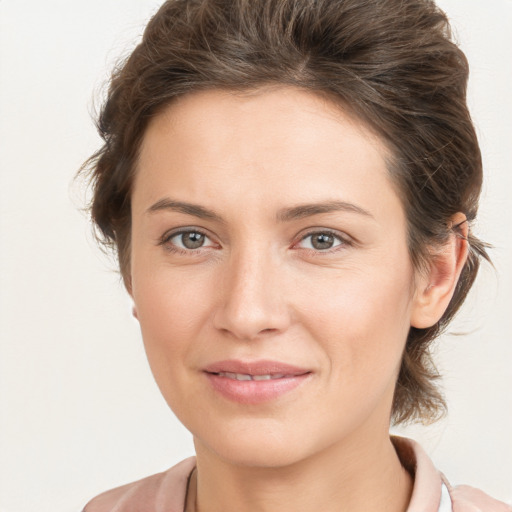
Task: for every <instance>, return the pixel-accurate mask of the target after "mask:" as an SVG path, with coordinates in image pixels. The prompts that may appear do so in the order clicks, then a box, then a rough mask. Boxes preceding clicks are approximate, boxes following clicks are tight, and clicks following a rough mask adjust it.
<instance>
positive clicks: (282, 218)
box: [146, 197, 374, 224]
mask: <svg viewBox="0 0 512 512" xmlns="http://www.w3.org/2000/svg"><path fill="white" fill-rule="evenodd" d="M162 210H164V211H165V210H170V211H174V212H179V213H184V214H186V215H192V216H194V217H198V218H200V219H207V220H213V221H216V222H218V223H221V224H225V223H226V221H225V220H224V219H223V218H222V217H221V216H220V215H218V214H217V213H215V212H214V211H212V210H209V209H207V208H204V207H203V206H199V205H197V204H193V203H187V202H184V201H175V200H173V199H170V198H167V197H166V198H164V199H160V200H159V201H157V202H156V203H155V204H153V205H152V206H150V207H149V208H148V209H147V211H146V212H147V213H155V212H159V211H162ZM336 211H342V212H348V213H356V214H359V215H363V216H365V217H369V218H372V219H373V218H374V217H373V215H372V214H371V213H370V212H369V211H367V210H365V209H364V208H361V207H360V206H357V205H355V204H353V203H347V202H345V201H324V202H321V203H309V204H301V205H297V206H292V207H289V208H284V209H282V210H280V211H279V212H277V215H276V220H277V221H278V222H290V221H292V220H297V219H303V218H306V217H311V216H313V215H318V214H321V213H331V212H336Z"/></svg>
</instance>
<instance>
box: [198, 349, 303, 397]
mask: <svg viewBox="0 0 512 512" xmlns="http://www.w3.org/2000/svg"><path fill="white" fill-rule="evenodd" d="M203 372H204V374H205V375H206V377H207V379H208V381H209V383H210V385H211V386H212V388H213V389H214V390H215V391H216V392H218V393H220V394H221V395H222V396H223V397H224V398H227V399H228V400H231V401H234V402H238V403H241V404H260V403H264V402H269V401H272V400H275V399H277V398H279V397H281V396H282V395H284V394H286V393H288V392H290V391H292V390H293V389H295V388H297V387H298V386H300V385H301V384H303V383H304V382H305V381H307V380H309V378H310V376H311V374H312V372H311V370H309V369H307V368H301V367H298V366H294V365H290V364H288V363H282V362H279V361H270V360H259V361H240V360H234V359H230V360H225V361H218V362H215V363H213V364H210V365H208V366H206V367H205V368H204V369H203ZM225 374H242V375H250V376H262V375H270V376H276V377H275V378H271V379H268V380H237V379H236V378H233V377H234V376H233V375H231V376H227V375H225Z"/></svg>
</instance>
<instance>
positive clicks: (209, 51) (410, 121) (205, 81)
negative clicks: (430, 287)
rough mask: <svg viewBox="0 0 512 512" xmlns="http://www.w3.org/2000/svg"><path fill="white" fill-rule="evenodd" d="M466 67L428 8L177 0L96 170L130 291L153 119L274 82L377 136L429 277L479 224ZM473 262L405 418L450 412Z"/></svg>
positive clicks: (398, 413)
mask: <svg viewBox="0 0 512 512" xmlns="http://www.w3.org/2000/svg"><path fill="white" fill-rule="evenodd" d="M467 79H468V64H467V60H466V58H465V56H464V54H463V53H462V52H461V50H460V49H459V48H458V47H457V45H456V44H454V43H453V42H452V40H451V34H450V27H449V23H448V20H447V18H446V16H445V14H444V13H443V12H442V11H440V10H439V9H438V8H437V7H436V5H435V3H434V2H433V1H430V0H169V1H167V2H165V3H164V4H163V5H162V6H161V8H160V9H159V10H158V12H157V13H156V14H155V16H154V17H153V18H152V19H151V20H150V22H149V23H148V25H147V27H146V29H145V32H144V35H143V38H142V41H141V42H140V44H139V45H138V46H137V47H136V48H135V50H134V51H133V52H132V53H131V55H129V57H128V58H127V59H126V60H125V61H124V62H122V63H121V64H120V65H119V66H118V67H117V68H116V69H115V70H114V72H113V74H112V77H111V80H110V87H109V90H108V94H107V98H106V101H105V103H104V105H103V108H102V110H101V113H100V116H99V119H98V130H99V132H100V135H101V137H102V138H103V141H104V144H103V146H102V147H101V148H100V150H99V151H97V152H96V153H95V154H94V155H93V156H92V157H91V158H90V159H89V160H88V161H87V162H86V163H85V164H84V167H83V169H84V170H88V171H89V172H90V175H89V176H90V179H91V182H92V187H93V199H92V204H91V215H92V219H93V222H94V223H95V225H96V227H97V228H98V236H99V238H100V240H101V241H102V242H103V243H104V244H106V245H107V246H110V247H112V248H114V249H115V250H117V254H118V257H119V264H120V268H121V273H122V275H123V278H124V279H125V283H126V284H127V285H128V286H129V258H130V232H131V211H130V196H131V189H132V183H133V179H134V173H135V172H136V167H137V157H138V152H139V148H140V145H141V141H142V139H143V136H144V133H145V129H146V126H147V124H148V122H149V120H150V119H151V118H152V117H153V116H155V115H156V114H158V113H159V112H160V111H161V110H162V109H163V108H164V107H166V106H167V105H168V104H169V103H170V102H171V101H172V100H173V98H176V97H178V96H181V95H184V94H187V93H191V92H194V91H199V90H204V89H212V88H226V89H232V90H235V91H247V90H250V89H256V88H258V87H261V86H263V85H268V84H283V85H292V86H297V87H301V88H303V89H306V90H309V91H312V92H314V93H317V94H322V95H326V96H328V97H329V98H331V99H332V100H334V101H335V102H338V103H339V104H340V105H342V106H344V107H345V108H347V109H348V110H349V111H350V112H351V113H352V114H353V115H354V116H356V117H357V118H359V119H360V120H361V121H362V122H364V123H365V124H366V125H367V126H368V127H369V128H371V129H372V130H374V131H375V132H376V133H377V134H378V135H379V136H380V137H381V139H382V140H383V141H384V142H385V143H386V144H387V146H388V148H389V149H390V152H391V154H392V160H391V161H390V162H389V171H390V176H391V178H392V180H393V182H394V184H395V186H396V189H397V191H398V193H399V194H400V197H401V199H402V202H403V204H404V207H405V211H406V215H407V219H408V245H409V251H410V255H411V259H412V261H413V263H414V264H415V266H416V267H417V268H421V266H422V265H424V264H426V263H427V262H428V258H429V257H430V250H431V248H433V247H438V246H440V245H442V244H443V243H444V242H445V241H446V240H447V238H448V237H449V235H450V230H451V229H452V228H451V226H450V225H449V220H450V218H451V217H452V216H453V215H454V214H455V213H457V212H463V213H464V214H465V215H466V217H467V219H468V222H469V224H470V225H471V222H472V221H473V220H474V219H475V216H476V213H477V207H478V197H479V194H480V188H481V182H482V163H481V155H480V150H479V146H478V141H477V138H476V134H475V130H474V127H473V125H472V122H471V118H470V115H469V112H468V109H467V105H466V86H467ZM469 244H470V253H469V258H468V260H467V263H466V265H465V267H464V269H463V271H462V275H461V277H460V279H459V282H458V284H457V288H456V290H455V294H454V297H453V299H452V301H451V303H450V305H449V307H448V309H447V310H446V312H445V314H444V316H443V317H442V318H441V320H440V321H439V322H438V323H437V324H436V325H434V326H433V327H430V328H427V329H416V328H411V330H410V333H409V336H408V339H407V343H406V348H405V352H404V356H403V361H402V366H401V369H400V374H399V377H398V382H397V385H396V390H395V397H394V404H393V411H392V415H393V420H394V422H395V423H400V422H406V421H410V420H414V419H420V420H422V421H431V420H434V419H436V418H437V417H438V416H439V415H440V414H441V413H442V412H444V409H445V404H444V400H443V398H442V395H441V393H440V392H439V390H438V389H437V387H436V385H435V380H436V379H437V377H438V374H437V371H436V369H435V367H434V365H433V363H432V360H431V356H430V350H429V347H430V344H431V342H432V340H434V339H435V338H436V337H437V336H438V334H439V333H440V332H441V331H442V330H443V329H444V328H445V327H446V325H447V324H448V322H449V321H450V319H451V318H452V317H453V315H454V314H455V313H456V311H457V310H458V309H459V307H460V305H461V304H462V302H463V301H464V299H465V297H466V295H467V293H468V291H469V289H470V287H471V285H472V283H473V281H474V279H475V277H476V274H477V271H478V266H479V260H480V258H481V257H484V258H486V259H488V257H487V254H486V251H485V247H486V246H485V244H483V243H482V242H480V241H479V240H478V239H476V238H475V237H474V236H473V235H472V234H470V235H469Z"/></svg>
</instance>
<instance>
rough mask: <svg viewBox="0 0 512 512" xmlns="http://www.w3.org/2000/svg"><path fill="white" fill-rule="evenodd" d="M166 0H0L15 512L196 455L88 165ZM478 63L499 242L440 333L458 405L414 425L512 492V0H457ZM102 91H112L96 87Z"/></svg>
mask: <svg viewBox="0 0 512 512" xmlns="http://www.w3.org/2000/svg"><path fill="white" fill-rule="evenodd" d="M159 3H160V2H157V1H154V0H123V1H122V2H121V1H119V0H88V1H87V2H76V1H72V0H60V1H59V0H47V1H45V2H40V1H36V0H29V1H27V0H0V173H1V174H0V214H1V220H0V245H1V249H0V337H1V344H0V435H1V438H0V511H2V512H33V511H34V510H37V511H38V512H64V511H76V512H79V511H80V510H81V509H82V507H83V505H84V504H85V503H86V501H88V500H89V499H90V498H91V497H92V496H94V495H96V494H98V493H99V492H101V491H103V490H105V489H108V488H111V487H114V486H117V485H120V484H122V483H126V482H129V481H132V480H135V479H138V478H141V477H143V476H147V475H149V474H152V473H155V472H158V471H161V470H164V469H166V468H168V467H170V466H171V465H173V464H174V463H176V462H177V461H179V460H181V459H182V458H184V457H185V456H188V455H191V454H192V453H193V447H192V442H191V438H190V435H189V434H188V432H187V431H186V430H185V429H184V428H183V427H182V426H181V425H180V424H179V422H178V421H177V420H176V418H175V417H174V416H173V414H172V413H171V412H170V411H169V410H168V408H167V406H166V404H165V402H164V400H163V399H162V398H161V396H160V394H159V391H158V390H157V387H156V385H155V384H154V382H153V379H152V376H151V374H150V371H149V368H148V365H147V363H146V360H145V355H144V351H143V348H142V343H141V338H140V333H139V329H138V325H137V324H136V322H135V320H133V318H132V317H131V305H130V301H129V299H128V297H127V295H126V293H125V291H124V289H123V287H122V285H121V282H120V279H119V276H118V274H117V273H116V272H115V270H114V269H115V265H114V263H113V262H112V260H111V259H109V258H107V257H105V256H104V255H102V254H101V252H100V251H99V250H98V249H97V247H96V246H95V244H94V241H93V238H92V236H91V228H90V225H89V223H88V220H87V218H86V216H85V215H84V214H83V212H81V207H82V206H83V204H84V203H83V202H84V197H85V192H84V190H83V187H82V186H81V185H80V184H79V183H78V184H76V183H73V176H74V173H75V172H76V170H77V169H78V168H79V166H80V165H81V163H82V162H83V161H84V160H85V159H86V157H88V156H89V155H90V154H91V153H92V152H93V151H94V150H95V149H96V148H97V147H98V145H99V138H98V137H97V135H96V133H95V129H94V126H93V123H92V121H91V115H90V114H91V112H92V110H93V109H92V105H93V99H94V98H95V97H96V98H97V97H101V95H100V94H99V93H98V90H99V89H100V88H101V85H102V84H103V83H104V82H105V80H106V79H107V76H108V70H110V69H111V67H112V65H113V63H114V62H115V60H116V59H117V58H118V57H119V56H120V55H124V54H126V53H127V52H129V51H130V50H131V49H132V48H133V46H134V44H135V43H136V42H137V41H138V38H139V37H140V34H141V32H142V30H143V27H144V24H145V22H146V21H147V20H148V18H149V16H150V15H151V14H152V13H154V12H155V10H156V8H157V7H158V5H159ZM439 4H440V5H441V7H443V8H444V9H445V10H446V12H447V13H448V15H449V17H450V18H451V20H452V23H453V26H454V29H455V33H456V37H457V39H458V41H459V42H460V44H461V45H462V47H463V49H464V50H465V52H466V54H467V56H468V58H469V61H470V65H471V81H470V88H469V103H470V108H471V111H472V114H473V117H474V121H475V124H476V127H477V130H478V134H479V138H480V141H481V145H482V150H483V156H484V164H485V176H486V181H485V186H484V192H483V197H482V202H481V217H480V221H479V223H478V225H477V234H478V235H480V236H481V237H483V238H484V239H485V240H487V241H488V242H490V243H492V244H493V245H494V247H495V248H494V249H493V251H492V257H493V260H494V263H495V267H496V268H495V270H493V269H492V268H490V267H489V266H486V267H484V268H483V271H482V272H481V275H480V276H479V278H478V282H477V286H476V288H475V290H474V291H473V292H472V294H471V296H470V298H469V301H468V303H467V305H466V307H465V308H464V310H463V312H462V313H461V314H460V315H459V317H458V319H457V321H456V322H455V324H454V325H453V328H452V331H455V332H458V333H459V334H460V333H465V334H464V335H458V336H454V335H446V336H444V337H443V338H442V339H441V340H440V342H439V343H438V345H437V350H436V351H437V360H438V362H439V366H440V369H441V371H442V373H443V374H444V380H443V383H444V388H445V391H446V395H447V399H448V403H449V407H450V413H449V415H448V417H447V418H446V419H445V420H443V421H442V422H440V423H438V424H436V425H434V426H430V427H428V428H423V427H409V428H406V429H401V430H400V432H401V433H404V434H406V435H409V436H411V437H414V438H416V439H418V440H420V442H421V443H422V444H423V445H424V447H425V448H426V449H427V450H428V452H429V453H430V455H431V456H432V458H433V459H434V461H435V463H436V465H437V466H438V467H439V468H440V469H442V471H443V472H444V473H445V474H446V475H447V476H448V478H449V479H450V480H451V482H452V483H467V484H471V485H475V486H479V487H481V488H483V489H485V490H486V491H487V492H488V493H490V494H493V495H495V496H496V497H498V498H500V499H502V500H506V501H509V502H512V371H511V366H512V324H511V319H512V236H511V235H512V228H511V226H512V209H511V206H510V205H511V202H510V200H511V197H512V172H511V165H510V162H511V161H512V158H511V150H512V144H511V143H512V140H511V138H512V121H511V120H512V94H511V89H512V65H511V62H512V1H511V0H489V1H487V2H484V1H482V0H441V1H440V2H439ZM95 91H96V92H95Z"/></svg>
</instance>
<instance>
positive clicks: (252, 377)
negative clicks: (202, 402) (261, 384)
mask: <svg viewBox="0 0 512 512" xmlns="http://www.w3.org/2000/svg"><path fill="white" fill-rule="evenodd" d="M213 375H218V376H219V377H225V378H226V379H234V380H274V379H285V378H291V377H296V375H285V374H283V373H275V374H270V373H267V374H263V375H251V374H249V373H231V372H219V373H213Z"/></svg>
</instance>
